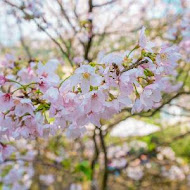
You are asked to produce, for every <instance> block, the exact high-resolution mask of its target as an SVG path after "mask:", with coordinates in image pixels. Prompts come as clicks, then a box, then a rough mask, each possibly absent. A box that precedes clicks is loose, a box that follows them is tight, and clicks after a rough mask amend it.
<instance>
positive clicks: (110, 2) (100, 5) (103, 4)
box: [93, 0, 118, 7]
mask: <svg viewBox="0 0 190 190" xmlns="http://www.w3.org/2000/svg"><path fill="white" fill-rule="evenodd" d="M117 1H118V0H112V1H108V2H105V3H102V4H97V5H93V7H103V6H106V5H110V4H112V3H115V2H117Z"/></svg>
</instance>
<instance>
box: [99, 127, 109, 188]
mask: <svg viewBox="0 0 190 190" xmlns="http://www.w3.org/2000/svg"><path fill="white" fill-rule="evenodd" d="M99 137H100V143H101V146H102V150H103V153H104V172H103V179H102V184H101V190H106V189H107V185H108V175H109V171H108V157H107V149H106V145H105V140H104V137H105V136H104V135H103V134H102V129H101V128H99Z"/></svg>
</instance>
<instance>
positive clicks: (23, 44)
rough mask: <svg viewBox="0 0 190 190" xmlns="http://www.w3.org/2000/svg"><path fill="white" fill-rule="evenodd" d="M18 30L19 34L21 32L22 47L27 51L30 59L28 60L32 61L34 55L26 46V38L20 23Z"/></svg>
mask: <svg viewBox="0 0 190 190" xmlns="http://www.w3.org/2000/svg"><path fill="white" fill-rule="evenodd" d="M18 29H19V32H20V42H21V45H22V47H23V49H24V50H25V52H26V55H27V57H28V60H29V61H30V60H32V54H31V52H30V49H29V47H28V46H27V45H26V43H25V41H24V37H23V33H22V28H21V26H20V24H19V23H18Z"/></svg>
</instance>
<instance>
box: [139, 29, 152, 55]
mask: <svg viewBox="0 0 190 190" xmlns="http://www.w3.org/2000/svg"><path fill="white" fill-rule="evenodd" d="M145 30H146V28H145V27H144V26H143V27H142V29H141V32H140V38H139V46H140V47H141V48H142V49H145V50H146V51H149V52H151V53H152V52H153V50H152V48H153V47H154V44H153V43H152V42H150V41H148V40H147V38H146V35H145Z"/></svg>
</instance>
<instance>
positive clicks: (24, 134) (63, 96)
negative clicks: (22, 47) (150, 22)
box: [0, 27, 181, 160]
mask: <svg viewBox="0 0 190 190" xmlns="http://www.w3.org/2000/svg"><path fill="white" fill-rule="evenodd" d="M157 49H158V48H157V47H154V44H153V43H152V42H149V41H148V39H147V37H146V35H145V28H144V27H143V28H142V30H141V32H140V38H139V42H138V44H137V45H136V46H135V48H134V49H133V50H132V51H130V52H129V51H126V52H124V53H110V54H108V55H103V54H99V56H98V60H97V61H96V62H90V63H85V64H82V63H81V65H80V67H78V68H76V69H75V71H74V73H73V74H72V75H71V76H70V77H68V78H66V79H65V80H61V79H60V77H59V75H58V74H57V72H56V71H57V70H58V68H59V66H60V65H59V62H58V61H56V60H50V61H48V62H47V63H46V64H43V63H42V62H30V64H29V65H27V66H26V67H24V68H21V67H20V65H19V62H17V61H16V60H15V58H14V57H13V56H12V55H7V56H6V59H5V60H4V61H3V62H2V63H1V70H2V72H1V73H0V86H1V91H0V105H1V106H0V138H1V139H2V140H1V141H2V142H1V144H0V152H1V153H3V154H2V156H1V157H2V158H1V159H2V160H4V159H5V158H6V157H8V156H9V155H10V153H11V152H13V151H14V150H13V149H14V148H11V146H9V145H5V144H4V143H3V139H10V138H14V139H20V138H26V139H34V138H36V137H48V136H49V135H54V134H56V133H57V132H58V131H62V130H64V129H66V130H67V131H66V134H67V136H68V137H72V138H77V137H80V136H81V135H83V133H84V132H85V130H86V129H85V126H86V125H88V124H89V123H91V124H93V125H95V126H98V127H101V123H102V121H103V120H108V119H110V118H111V117H112V116H113V115H114V114H117V113H119V112H121V111H122V110H123V109H124V108H125V109H126V108H127V109H130V110H131V112H132V113H135V112H141V111H148V110H150V109H153V108H156V107H157V106H159V104H160V102H161V101H162V93H163V92H172V91H175V90H177V89H178V88H179V87H180V86H181V84H177V85H172V83H171V79H172V76H175V75H176V74H177V72H176V67H177V62H178V60H179V59H180V54H179V53H178V48H177V47H173V46H172V47H170V46H168V45H163V46H162V47H161V50H160V51H159V52H155V51H154V50H157ZM136 50H139V52H140V53H139V54H140V55H138V54H137V55H136V54H135V53H134V52H135V51H136Z"/></svg>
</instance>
